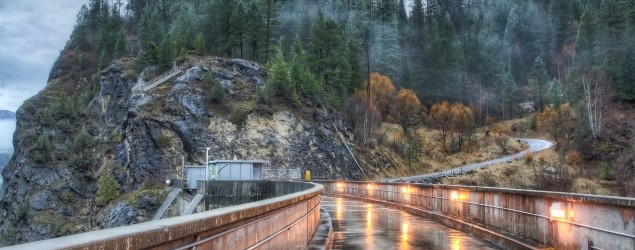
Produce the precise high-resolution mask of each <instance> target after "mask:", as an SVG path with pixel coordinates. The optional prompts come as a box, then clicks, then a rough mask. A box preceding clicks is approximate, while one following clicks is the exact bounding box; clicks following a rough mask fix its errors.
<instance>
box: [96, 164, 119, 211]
mask: <svg viewBox="0 0 635 250" xmlns="http://www.w3.org/2000/svg"><path fill="white" fill-rule="evenodd" d="M117 198H119V183H117V180H115V177H114V176H113V175H112V174H111V173H110V172H107V173H105V174H103V175H102V176H101V177H100V178H99V184H98V186H97V196H96V197H95V201H96V202H97V205H100V206H103V205H106V204H108V203H109V202H110V201H113V200H115V199H117Z"/></svg>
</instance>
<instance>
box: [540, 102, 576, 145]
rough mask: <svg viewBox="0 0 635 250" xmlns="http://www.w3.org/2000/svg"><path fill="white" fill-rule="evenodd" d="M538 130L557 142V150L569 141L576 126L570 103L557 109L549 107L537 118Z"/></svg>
mask: <svg viewBox="0 0 635 250" xmlns="http://www.w3.org/2000/svg"><path fill="white" fill-rule="evenodd" d="M536 119H537V123H538V129H539V130H541V131H544V132H547V133H548V134H549V135H550V136H551V137H552V138H553V140H554V141H555V142H556V150H558V149H560V148H562V146H563V145H564V144H566V142H568V141H569V137H570V136H571V132H572V130H573V126H574V124H575V121H574V120H575V113H574V112H573V109H572V108H571V106H569V104H568V103H565V104H562V105H560V107H558V108H556V107H553V106H548V107H546V108H545V110H544V111H542V112H541V113H539V114H538V116H537V117H536Z"/></svg>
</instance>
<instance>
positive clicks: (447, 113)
mask: <svg viewBox="0 0 635 250" xmlns="http://www.w3.org/2000/svg"><path fill="white" fill-rule="evenodd" d="M430 123H431V125H432V127H433V128H435V129H437V130H439V135H440V137H441V143H442V144H443V151H446V152H447V147H446V142H447V138H448V132H449V131H450V128H451V125H452V111H451V109H450V104H449V103H448V102H447V101H443V102H441V103H437V104H435V105H433V106H432V108H430Z"/></svg>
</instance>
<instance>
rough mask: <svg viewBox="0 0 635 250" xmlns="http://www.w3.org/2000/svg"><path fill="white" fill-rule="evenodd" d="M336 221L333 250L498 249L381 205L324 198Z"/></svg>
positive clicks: (423, 219)
mask: <svg viewBox="0 0 635 250" xmlns="http://www.w3.org/2000/svg"><path fill="white" fill-rule="evenodd" d="M322 206H323V207H324V209H326V211H328V212H329V215H330V216H331V219H332V220H333V229H334V231H335V238H334V241H333V249H451V250H460V249H495V248H494V247H493V246H491V245H489V244H487V243H485V242H483V241H481V240H478V239H475V238H472V237H470V236H468V235H467V234H465V233H463V232H460V231H457V230H454V229H451V228H448V227H445V226H443V225H441V224H439V223H436V222H434V221H432V220H429V219H426V218H422V217H417V216H414V215H411V214H409V213H406V212H403V211H399V210H395V209H390V208H386V207H383V206H381V205H376V204H371V203H364V202H359V201H352V200H346V199H342V198H334V197H324V196H323V197H322Z"/></svg>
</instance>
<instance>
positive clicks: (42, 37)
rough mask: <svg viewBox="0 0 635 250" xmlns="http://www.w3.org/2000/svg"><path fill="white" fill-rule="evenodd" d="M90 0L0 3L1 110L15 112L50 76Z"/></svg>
mask: <svg viewBox="0 0 635 250" xmlns="http://www.w3.org/2000/svg"><path fill="white" fill-rule="evenodd" d="M86 2H87V0H54V1H41V0H19V1H16V0H13V1H11V0H0V109H6V110H11V111H16V110H17V109H18V107H19V106H20V105H22V102H24V100H26V99H28V98H29V97H31V96H33V95H35V94H37V93H38V92H39V91H40V90H42V89H43V88H44V86H46V80H47V79H48V73H49V71H50V69H51V66H52V65H53V62H55V59H56V58H57V56H58V55H59V53H60V51H61V50H62V49H63V48H64V45H65V44H66V41H67V40H68V38H69V37H70V34H71V31H72V29H73V25H74V24H75V17H76V14H77V12H78V11H79V8H80V7H81V6H82V5H83V4H84V3H86Z"/></svg>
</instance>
